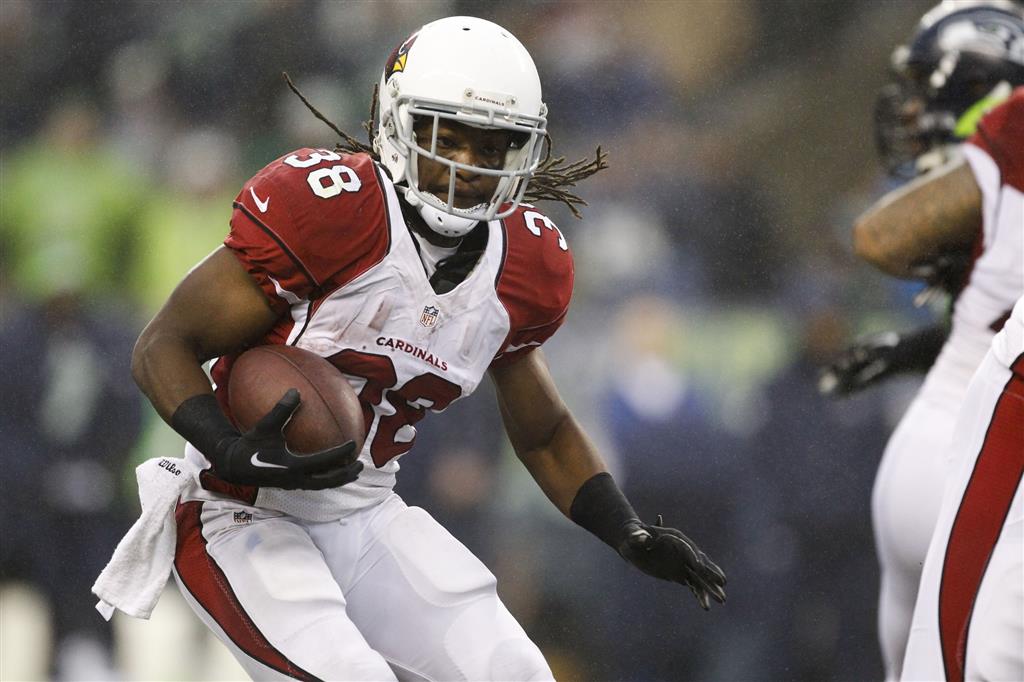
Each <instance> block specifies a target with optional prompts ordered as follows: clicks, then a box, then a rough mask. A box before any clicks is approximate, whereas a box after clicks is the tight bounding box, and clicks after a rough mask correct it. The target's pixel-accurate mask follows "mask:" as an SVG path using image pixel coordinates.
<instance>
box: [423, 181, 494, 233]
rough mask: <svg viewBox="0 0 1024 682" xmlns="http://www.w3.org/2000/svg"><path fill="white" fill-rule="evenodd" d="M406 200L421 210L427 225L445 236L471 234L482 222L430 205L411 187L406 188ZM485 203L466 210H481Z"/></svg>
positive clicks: (454, 209) (456, 209)
mask: <svg viewBox="0 0 1024 682" xmlns="http://www.w3.org/2000/svg"><path fill="white" fill-rule="evenodd" d="M405 200H406V201H407V202H409V205H410V206H412V207H414V208H415V209H416V210H417V211H419V214H420V217H421V218H423V222H425V223H426V224H427V227H429V228H430V229H432V230H433V231H434V232H437V233H438V234H440V235H443V236H445V237H464V236H466V235H467V234H469V231H470V230H472V229H473V227H474V226H475V225H476V224H477V223H478V222H480V221H479V220H477V219H476V218H465V217H463V216H460V215H453V214H451V213H445V212H444V211H442V210H441V209H439V208H435V207H433V206H430V205H429V204H427V203H425V202H423V201H421V200H420V198H419V197H418V196H416V193H415V192H413V191H412V190H411V189H409V188H406V190H405ZM481 206H483V204H480V206H473V207H471V208H468V209H464V210H466V211H477V210H480V208H481ZM451 210H452V211H460V210H463V209H458V208H452V209H451Z"/></svg>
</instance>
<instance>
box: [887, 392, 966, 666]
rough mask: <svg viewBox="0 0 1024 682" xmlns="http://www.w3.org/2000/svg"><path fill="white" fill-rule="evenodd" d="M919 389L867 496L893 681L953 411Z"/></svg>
mask: <svg viewBox="0 0 1024 682" xmlns="http://www.w3.org/2000/svg"><path fill="white" fill-rule="evenodd" d="M948 402H949V401H935V400H933V399H930V398H929V396H927V395H925V394H921V393H919V394H918V395H917V397H916V398H915V399H914V401H913V402H912V403H911V404H910V407H909V408H907V411H906V413H905V414H904V415H903V418H902V419H901V420H900V423H899V425H898V426H897V427H896V430H895V431H893V433H892V436H891V437H890V438H889V442H888V444H887V445H886V446H885V454H883V455H882V461H881V463H880V464H879V467H878V474H877V475H876V477H875V485H874V490H873V491H872V495H871V518H872V523H873V526H874V531H875V547H876V549H877V552H878V562H879V566H880V568H881V586H880V589H879V595H878V639H879V643H880V644H881V648H882V660H883V662H884V664H885V676H886V679H887V680H890V681H891V680H898V679H899V677H900V670H901V668H902V666H903V654H904V651H905V650H906V647H907V637H908V635H909V633H910V622H911V619H912V617H913V614H914V603H915V601H916V600H917V586H918V584H919V583H920V582H921V567H922V565H923V564H924V558H925V556H926V555H927V553H928V543H929V542H930V541H931V538H932V532H933V531H934V530H935V523H936V521H937V520H938V518H939V507H940V506H941V504H942V492H943V489H944V486H945V480H946V473H947V471H948V470H949V466H950V465H949V462H950V458H951V446H952V440H953V426H954V424H955V423H956V416H957V415H956V410H954V409H953V408H952V406H950V405H948V404H947V403H948Z"/></svg>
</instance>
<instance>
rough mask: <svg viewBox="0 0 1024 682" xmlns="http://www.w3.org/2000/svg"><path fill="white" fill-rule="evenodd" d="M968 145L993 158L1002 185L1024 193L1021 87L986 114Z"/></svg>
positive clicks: (1023, 134) (1023, 122) (1022, 96)
mask: <svg viewBox="0 0 1024 682" xmlns="http://www.w3.org/2000/svg"><path fill="white" fill-rule="evenodd" d="M969 142H970V143H971V144H973V145H975V146H976V147H979V148H981V149H982V150H984V151H985V152H986V153H988V155H989V156H991V157H992V160H993V161H995V162H996V166H997V167H998V168H999V175H1000V176H1001V178H1002V182H1003V184H1004V185H1010V186H1011V187H1015V188H1016V189H1018V190H1020V191H1022V192H1024V86H1021V87H1019V88H1017V89H1015V90H1014V91H1013V93H1012V94H1011V95H1010V97H1009V99H1007V100H1006V101H1005V102H1003V103H1002V104H1000V105H999V106H997V107H996V108H995V109H993V110H992V111H990V112H988V113H987V114H985V117H984V118H982V119H981V122H980V123H979V124H978V130H977V131H976V132H975V133H974V135H972V136H971V138H970V140H969Z"/></svg>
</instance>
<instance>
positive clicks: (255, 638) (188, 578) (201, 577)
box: [174, 502, 318, 682]
mask: <svg viewBox="0 0 1024 682" xmlns="http://www.w3.org/2000/svg"><path fill="white" fill-rule="evenodd" d="M202 505H203V503H202V502H183V503H179V504H178V508H177V509H176V510H175V513H174V516H175V519H176V521H177V524H178V546H177V550H176V552H175V555H174V568H175V570H177V572H178V576H179V577H180V578H181V582H182V583H184V585H185V587H186V588H187V589H188V591H189V592H190V593H191V595H192V597H193V598H195V600H196V601H197V602H199V604H200V605H201V606H202V607H203V608H204V609H205V610H206V612H207V613H209V614H210V616H212V617H213V619H214V620H215V621H217V624H218V625H220V627H221V629H222V630H224V632H225V633H226V634H227V636H228V637H229V638H230V639H231V641H232V642H234V644H235V646H237V647H238V648H239V649H241V650H242V651H244V652H245V653H247V654H248V655H249V656H251V657H252V658H254V659H256V660H257V661H259V662H260V663H262V664H263V665H265V666H267V667H269V668H273V669H274V670H277V671H278V672H281V673H284V674H285V675H288V676H289V677H294V678H295V679H297V680H307V681H309V682H316V681H317V680H318V678H316V677H314V676H313V675H310V674H309V673H308V672H306V671H305V670H303V669H302V668H300V667H298V666H297V665H295V664H294V663H292V662H291V661H289V660H288V658H287V657H286V656H285V655H284V654H282V653H281V652H280V651H278V650H277V649H275V648H274V647H273V645H271V644H270V642H268V641H267V639H266V638H265V637H264V636H263V634H262V633H261V632H260V630H259V628H258V627H256V624H255V623H253V622H252V619H251V618H249V615H248V614H247V613H246V612H245V609H244V608H243V607H242V604H241V603H240V602H239V601H238V597H236V596H235V592H234V590H232V589H231V585H230V584H229V583H228V579H227V577H226V576H225V575H224V572H223V571H221V570H220V567H219V566H218V565H217V563H216V562H215V561H214V560H213V557H211V556H210V555H209V553H208V552H207V551H206V538H204V537H203V523H202V518H201V516H200V514H201V512H202V508H203V507H202Z"/></svg>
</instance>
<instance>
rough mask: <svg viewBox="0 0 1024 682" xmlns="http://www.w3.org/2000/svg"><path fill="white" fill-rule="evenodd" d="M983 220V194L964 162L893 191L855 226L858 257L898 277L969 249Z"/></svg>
mask: <svg viewBox="0 0 1024 682" xmlns="http://www.w3.org/2000/svg"><path fill="white" fill-rule="evenodd" d="M980 221H981V191H980V190H979V189H978V185H977V183H976V182H975V180H974V175H973V173H972V172H971V169H970V166H968V165H967V163H966V162H964V161H963V160H960V161H957V162H954V163H953V164H950V165H948V166H945V167H943V168H940V169H938V170H936V171H934V172H933V173H930V174H928V175H926V176H923V177H921V178H918V179H916V180H914V181H912V182H910V183H908V184H907V185H905V186H903V187H901V188H899V189H897V190H894V191H892V192H890V193H888V194H886V195H885V196H884V197H882V198H881V199H880V200H878V202H877V203H876V204H875V205H874V206H872V207H871V208H870V209H868V210H867V211H866V212H865V213H864V214H863V215H862V216H861V217H860V218H858V219H857V222H856V224H855V225H854V230H853V237H854V249H855V251H856V253H857V255H858V256H859V257H861V258H863V259H864V260H866V261H868V262H869V263H871V264H873V265H875V266H876V267H877V268H879V269H880V270H882V271H884V272H887V273H889V274H891V275H895V276H896V277H903V278H910V277H912V272H911V270H912V268H913V266H914V265H916V264H918V263H921V262H924V261H927V260H929V259H932V258H934V257H936V256H937V255H939V254H940V253H942V252H944V251H946V250H948V249H952V248H963V247H965V246H967V245H969V244H970V243H971V242H972V241H973V239H974V236H975V234H976V232H977V229H978V225H980Z"/></svg>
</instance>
